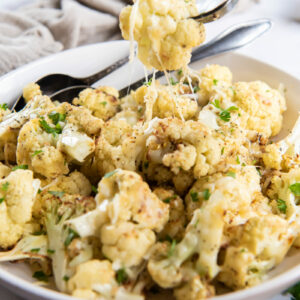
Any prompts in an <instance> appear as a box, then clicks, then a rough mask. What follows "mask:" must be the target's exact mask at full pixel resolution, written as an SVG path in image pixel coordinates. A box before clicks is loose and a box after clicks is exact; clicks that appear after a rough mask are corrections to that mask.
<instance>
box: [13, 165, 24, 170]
mask: <svg viewBox="0 0 300 300" xmlns="http://www.w3.org/2000/svg"><path fill="white" fill-rule="evenodd" d="M18 169H21V170H27V169H28V165H18V166H14V167H13V168H12V169H11V170H12V171H16V170H18Z"/></svg>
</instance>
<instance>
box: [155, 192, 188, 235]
mask: <svg viewBox="0 0 300 300" xmlns="http://www.w3.org/2000/svg"><path fill="white" fill-rule="evenodd" d="M153 193H154V194H155V195H156V196H157V197H158V198H159V199H160V200H161V201H163V202H165V203H168V204H169V207H170V216H169V221H168V223H167V224H166V225H165V227H164V229H163V230H162V231H161V232H160V233H159V234H158V237H159V238H160V239H164V238H167V237H171V238H173V239H176V240H181V239H182V237H183V235H184V230H185V222H186V218H185V207H184V204H183V201H182V199H181V198H180V197H179V196H178V195H176V194H175V193H174V192H173V191H172V190H167V189H164V188H156V189H155V190H154V191H153Z"/></svg>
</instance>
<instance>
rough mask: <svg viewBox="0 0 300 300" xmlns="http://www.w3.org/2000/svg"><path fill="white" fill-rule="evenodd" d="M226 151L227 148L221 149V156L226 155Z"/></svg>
mask: <svg viewBox="0 0 300 300" xmlns="http://www.w3.org/2000/svg"><path fill="white" fill-rule="evenodd" d="M224 150H225V148H224V147H223V148H222V149H221V155H223V154H224Z"/></svg>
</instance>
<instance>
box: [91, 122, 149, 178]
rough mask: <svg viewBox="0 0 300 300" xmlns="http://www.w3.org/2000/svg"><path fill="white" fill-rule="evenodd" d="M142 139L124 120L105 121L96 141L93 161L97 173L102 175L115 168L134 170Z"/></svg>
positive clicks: (142, 143) (142, 145)
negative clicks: (96, 167)
mask: <svg viewBox="0 0 300 300" xmlns="http://www.w3.org/2000/svg"><path fill="white" fill-rule="evenodd" d="M144 140H145V139H144V137H143V135H141V134H140V133H139V131H138V130H134V129H132V127H131V126H130V125H129V124H128V123H127V122H126V121H125V120H116V121H115V120H111V121H108V122H106V123H105V124H104V126H103V128H102V131H101V134H100V136H99V138H98V139H97V141H96V150H95V163H96V164H97V166H98V172H99V174H100V175H101V176H103V175H104V174H105V173H108V172H110V171H113V170H114V169H117V168H121V169H125V170H130V171H136V169H137V166H138V164H139V160H140V158H139V157H140V156H141V153H142V150H143V148H144Z"/></svg>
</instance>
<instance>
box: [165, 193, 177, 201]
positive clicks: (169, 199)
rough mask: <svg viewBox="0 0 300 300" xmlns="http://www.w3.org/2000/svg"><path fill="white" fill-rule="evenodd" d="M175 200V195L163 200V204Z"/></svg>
mask: <svg viewBox="0 0 300 300" xmlns="http://www.w3.org/2000/svg"><path fill="white" fill-rule="evenodd" d="M176 198H177V195H173V196H171V197H168V198H165V199H163V202H165V203H170V202H171V201H172V200H175V199H176Z"/></svg>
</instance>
